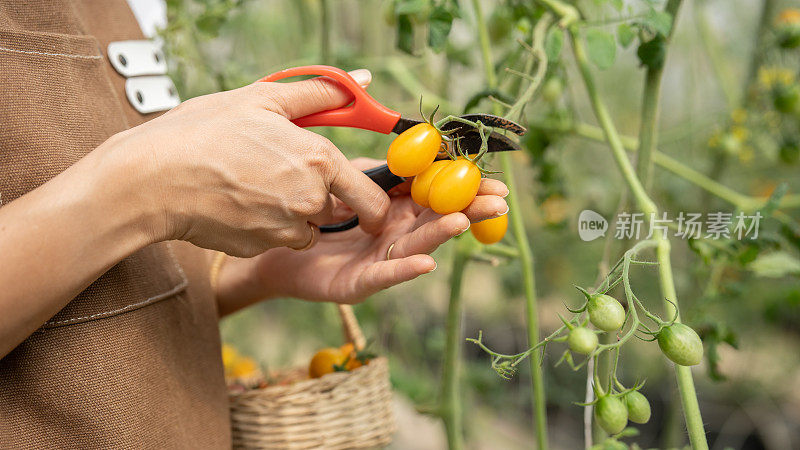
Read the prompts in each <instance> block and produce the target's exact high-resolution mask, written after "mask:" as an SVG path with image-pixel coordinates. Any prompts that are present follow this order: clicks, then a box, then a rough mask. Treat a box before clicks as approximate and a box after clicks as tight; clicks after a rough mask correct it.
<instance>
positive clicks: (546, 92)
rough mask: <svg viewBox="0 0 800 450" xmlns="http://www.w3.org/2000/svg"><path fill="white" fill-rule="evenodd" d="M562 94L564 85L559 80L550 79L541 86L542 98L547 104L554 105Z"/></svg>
mask: <svg viewBox="0 0 800 450" xmlns="http://www.w3.org/2000/svg"><path fill="white" fill-rule="evenodd" d="M563 92H564V83H562V82H561V78H558V77H550V78H549V79H548V80H547V81H546V82H545V83H544V86H542V98H543V99H544V100H545V101H546V102H548V103H555V102H557V101H558V100H559V99H560V98H561V94H562V93H563Z"/></svg>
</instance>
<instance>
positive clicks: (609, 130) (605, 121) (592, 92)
mask: <svg viewBox="0 0 800 450" xmlns="http://www.w3.org/2000/svg"><path fill="white" fill-rule="evenodd" d="M569 34H570V37H571V39H570V40H571V42H572V48H573V51H574V55H575V60H576V62H577V64H578V67H579V69H580V73H581V77H582V78H583V81H584V85H585V86H586V90H587V91H588V94H589V100H590V102H591V104H592V109H593V110H594V112H595V116H596V117H597V120H598V121H599V122H600V125H601V127H602V128H603V132H604V134H605V136H606V140H607V142H608V144H609V147H610V148H611V152H612V155H613V156H614V159H615V161H616V163H617V166H618V168H619V169H620V171H621V172H622V175H623V177H624V179H625V181H626V183H627V184H628V188H629V189H630V190H631V193H632V194H633V195H634V198H635V200H636V203H637V205H638V207H639V210H640V211H641V212H643V213H645V215H646V216H647V217H653V216H654V215H655V214H656V213H657V212H658V210H657V207H656V205H655V203H654V202H653V201H652V200H651V199H650V197H649V196H648V195H647V193H646V192H645V189H644V187H643V186H642V184H641V181H640V180H639V178H638V177H637V176H636V174H635V173H634V170H633V166H632V165H631V162H630V160H629V159H628V157H627V155H626V153H625V148H624V146H623V145H622V141H621V139H620V136H619V133H618V132H617V129H616V127H615V125H614V123H613V121H612V120H611V116H610V114H609V113H608V109H607V107H606V106H605V103H604V102H603V101H602V99H601V98H600V96H599V94H598V92H597V88H596V85H595V81H594V75H593V74H592V71H591V68H590V66H589V61H588V58H587V56H586V50H585V48H584V44H583V42H582V41H581V40H580V36H578V35H577V30H576V29H575V28H574V27H572V28H571V29H570V33H569ZM661 237H662V239H660V240H659V241H658V246H657V247H656V256H657V259H658V262H659V282H660V285H661V291H662V295H663V296H664V298H665V299H666V303H665V310H666V311H667V312H668V314H669V313H670V312H675V310H676V308H677V295H676V292H675V283H674V279H673V276H672V264H671V261H670V244H669V240H668V239H667V233H666V232H662V236H661ZM630 309H631V310H633V309H634V308H633V307H630ZM676 320H680V318H679V317H678V316H677V315H676ZM675 374H676V378H677V382H678V390H679V391H680V395H681V403H682V405H683V412H684V419H685V421H686V428H687V430H688V432H689V440H690V442H691V444H692V446H693V447H694V448H695V449H706V448H708V443H707V441H706V436H705V430H704V426H703V420H702V417H701V415H700V406H699V404H698V401H697V396H696V392H695V388H694V380H693V379H692V374H691V369H689V368H688V367H685V366H677V365H676V366H675Z"/></svg>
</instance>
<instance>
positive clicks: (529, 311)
mask: <svg viewBox="0 0 800 450" xmlns="http://www.w3.org/2000/svg"><path fill="white" fill-rule="evenodd" d="M567 6H568V8H571V9H572V10H574V8H573V7H572V6H569V5H567ZM472 7H473V9H474V11H475V18H476V23H477V28H478V36H479V40H480V41H481V57H482V59H483V66H484V70H485V72H486V81H487V84H488V88H489V89H494V88H496V87H497V76H496V74H495V73H494V64H493V63H492V54H491V47H490V46H489V45H488V43H489V33H488V29H487V26H486V20H485V19H484V17H483V11H482V10H481V5H480V1H479V0H472ZM552 20H553V16H552V15H551V14H545V15H543V16H542V17H541V18H540V19H539V21H538V22H537V24H536V26H535V27H534V30H533V38H532V52H531V58H537V59H538V67H537V71H536V74H535V75H534V80H533V81H531V83H530V84H529V85H528V87H527V88H526V89H525V91H524V92H522V94H521V95H520V96H519V97H518V98H517V100H516V102H514V104H513V105H512V106H511V108H510V109H509V110H508V112H507V113H506V115H505V117H506V118H507V119H510V120H515V119H517V118H518V117H519V116H521V114H522V111H523V109H524V107H525V104H527V103H528V102H529V101H530V100H531V99H532V98H533V94H534V93H535V92H536V89H537V88H538V86H539V84H541V80H542V79H543V78H544V74H545V73H546V71H547V55H546V53H545V51H544V40H545V36H546V33H547V30H548V29H549V27H550V25H551V24H552ZM532 66H533V61H532V60H531V64H528V65H527V66H526V69H528V70H530V69H531V68H532ZM500 108H501V106H500V105H498V104H495V112H498V113H499V110H500ZM500 160H501V164H502V166H503V171H504V178H505V183H506V185H507V186H508V191H509V195H508V196H507V197H506V201H507V202H508V205H509V209H510V210H511V211H516V213H512V214H511V215H510V216H509V220H510V222H511V229H512V231H513V233H514V237H515V239H516V243H517V249H518V250H519V262H520V266H521V269H522V278H523V287H524V292H525V313H526V322H527V326H528V342H529V343H530V344H533V343H535V342H538V341H539V317H538V308H537V299H536V280H535V272H534V259H533V252H532V251H531V246H530V243H529V241H528V235H527V232H526V230H525V223H524V222H523V220H522V214H521V211H522V208H521V206H520V202H519V195H518V190H517V186H516V180H515V179H514V171H513V169H514V166H513V163H512V161H511V156H510V155H508V154H502V155H500ZM530 370H531V389H532V393H531V395H532V403H533V417H534V426H535V428H536V441H537V446H538V448H539V449H546V448H547V447H548V444H547V410H546V401H545V391H544V377H543V376H542V367H541V360H540V357H538V356H534V357H532V358H531V361H530Z"/></svg>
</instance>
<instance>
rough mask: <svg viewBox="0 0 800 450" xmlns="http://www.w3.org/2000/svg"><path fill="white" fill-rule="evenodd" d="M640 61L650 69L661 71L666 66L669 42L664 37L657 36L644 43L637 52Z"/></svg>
mask: <svg viewBox="0 0 800 450" xmlns="http://www.w3.org/2000/svg"><path fill="white" fill-rule="evenodd" d="M636 55H638V56H639V61H640V62H641V63H642V65H643V66H646V67H647V68H649V69H653V70H656V69H659V68H661V66H663V65H664V59H665V58H666V56H667V42H666V39H664V37H662V36H661V35H657V36H656V37H654V38H653V39H651V40H649V41H647V42H643V43H642V44H641V45H639V48H638V49H637V50H636Z"/></svg>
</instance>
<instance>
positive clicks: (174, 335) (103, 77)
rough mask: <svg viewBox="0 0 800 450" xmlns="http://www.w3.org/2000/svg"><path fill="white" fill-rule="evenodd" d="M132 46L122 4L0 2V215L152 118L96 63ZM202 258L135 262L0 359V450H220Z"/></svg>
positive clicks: (158, 253)
mask: <svg viewBox="0 0 800 450" xmlns="http://www.w3.org/2000/svg"><path fill="white" fill-rule="evenodd" d="M142 38H143V37H142V34H141V30H140V29H139V27H138V24H137V22H136V20H135V18H134V17H133V14H132V13H131V11H130V9H129V8H128V5H127V4H126V2H125V0H80V1H78V0H72V1H70V0H52V1H45V0H25V1H19V0H0V196H1V197H0V199H1V200H2V203H8V202H10V201H12V200H14V199H15V198H17V197H20V196H22V195H24V194H25V193H27V192H29V191H31V190H32V189H34V188H36V187H37V186H39V185H41V184H43V183H45V182H46V181H47V180H49V179H51V178H53V177H54V176H55V175H57V174H58V173H60V172H62V171H63V170H64V169H66V168H67V167H69V166H70V165H72V164H74V163H75V162H76V161H78V160H79V159H80V158H81V157H83V156H84V155H86V154H87V153H88V152H90V151H91V150H92V149H94V148H95V147H97V146H98V145H99V144H100V143H102V142H103V141H105V140H106V139H107V138H108V137H109V136H111V135H113V134H115V133H117V132H120V131H122V130H125V129H127V128H130V127H132V126H135V125H138V124H140V123H142V122H144V121H146V120H148V119H150V118H152V117H153V115H148V116H143V115H140V114H139V113H138V112H136V111H135V110H134V109H133V108H132V107H131V105H130V104H129V103H128V101H127V99H126V97H125V95H124V83H125V80H124V78H123V77H122V76H120V75H118V74H117V73H116V72H115V71H114V69H113V68H112V67H111V66H110V64H109V62H108V61H107V60H106V56H105V53H106V50H105V49H106V48H107V46H108V43H109V42H113V41H119V40H128V39H142ZM86 232H87V233H90V232H91V230H86ZM0 238H1V237H0ZM204 255H205V253H201V251H200V250H199V249H197V248H195V247H193V246H191V245H189V244H186V243H183V242H164V243H160V244H156V245H151V246H149V247H147V248H145V249H143V250H140V251H139V252H137V253H135V254H133V255H132V256H130V257H128V258H126V259H125V260H123V261H122V262H120V263H119V264H117V265H116V266H114V267H113V268H111V269H110V270H109V271H108V272H106V273H105V274H104V275H103V276H102V277H100V278H99V279H98V280H96V281H95V282H94V283H93V284H92V285H91V286H89V287H88V288H87V289H86V290H85V291H84V292H82V293H81V294H80V295H78V296H77V297H76V298H75V299H73V300H72V301H71V302H70V303H69V304H68V305H67V306H66V307H65V308H64V309H63V310H61V311H60V312H59V313H58V314H56V315H55V316H54V317H53V318H51V319H50V320H49V321H48V322H47V323H45V324H44V325H43V326H42V328H41V329H39V330H38V331H36V332H35V333H34V334H33V335H31V336H30V337H28V339H27V340H25V341H24V342H23V343H22V344H20V345H19V346H18V347H17V348H16V349H14V350H13V351H12V352H11V353H9V354H8V355H6V356H5V357H4V358H2V359H1V360H0V448H30V447H37V448H43V447H47V448H54V447H55V448H109V447H113V448H118V447H123V448H225V447H230V431H229V427H230V425H229V417H228V409H227V395H226V391H225V383H224V379H223V371H222V365H221V361H220V344H219V331H218V323H217V322H218V317H217V309H216V304H215V302H214V299H213V298H212V296H211V291H210V287H209V281H208V262H207V259H208V258H206V257H205V256H204ZM43 264H46V262H43ZM0 270H2V269H0ZM41 282H42V283H47V280H41Z"/></svg>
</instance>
